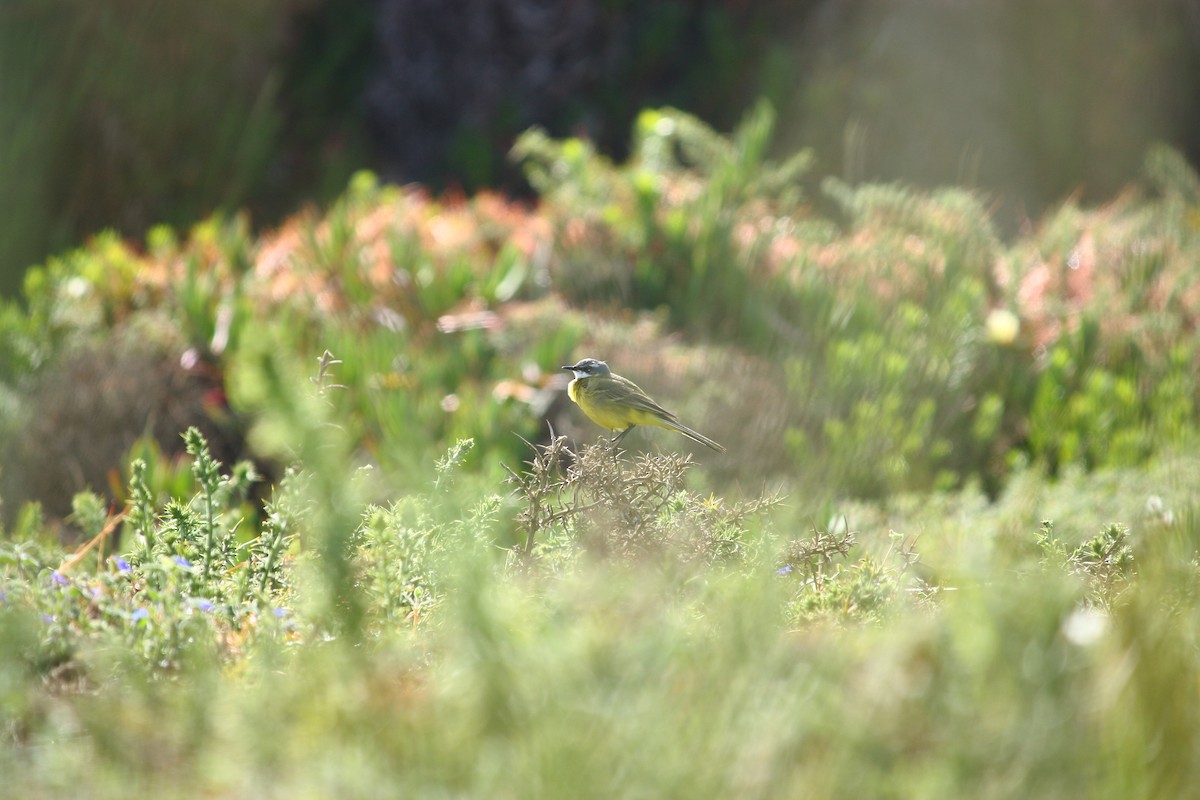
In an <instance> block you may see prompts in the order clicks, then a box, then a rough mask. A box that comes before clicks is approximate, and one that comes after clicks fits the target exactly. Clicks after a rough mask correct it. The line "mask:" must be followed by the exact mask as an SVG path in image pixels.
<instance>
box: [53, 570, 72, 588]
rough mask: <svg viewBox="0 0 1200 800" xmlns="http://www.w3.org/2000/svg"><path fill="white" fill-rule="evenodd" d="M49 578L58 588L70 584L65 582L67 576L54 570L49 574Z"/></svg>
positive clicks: (67, 581)
mask: <svg viewBox="0 0 1200 800" xmlns="http://www.w3.org/2000/svg"><path fill="white" fill-rule="evenodd" d="M50 577H51V578H53V579H54V582H55V583H57V584H58V585H59V586H66V585H67V584H68V583H70V581H69V580H67V576H66V575H63V574H62V573H61V572H59V571H58V570H54V572H52V573H50Z"/></svg>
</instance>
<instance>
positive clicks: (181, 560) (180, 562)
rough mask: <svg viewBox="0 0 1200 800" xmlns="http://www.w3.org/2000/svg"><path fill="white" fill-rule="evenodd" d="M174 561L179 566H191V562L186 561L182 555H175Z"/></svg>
mask: <svg viewBox="0 0 1200 800" xmlns="http://www.w3.org/2000/svg"><path fill="white" fill-rule="evenodd" d="M175 563H176V564H178V565H179V566H181V567H191V566H192V562H190V561H188V560H187V559H186V558H184V557H183V556H175Z"/></svg>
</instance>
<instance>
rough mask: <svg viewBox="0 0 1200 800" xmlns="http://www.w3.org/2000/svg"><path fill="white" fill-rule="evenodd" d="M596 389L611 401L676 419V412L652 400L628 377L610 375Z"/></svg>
mask: <svg viewBox="0 0 1200 800" xmlns="http://www.w3.org/2000/svg"><path fill="white" fill-rule="evenodd" d="M595 391H596V392H597V393H598V394H599V395H600V397H601V398H603V399H604V400H608V401H609V402H616V403H623V404H625V405H629V406H633V407H634V408H637V409H640V410H642V411H648V412H650V413H651V414H654V415H655V416H659V417H662V418H664V419H667V420H670V421H672V422H674V421H676V417H675V415H674V414H672V413H671V412H670V411H667V410H666V409H665V408H663V407H662V406H660V405H659V404H658V403H656V402H654V401H653V400H651V399H650V396H649V395H647V394H646V393H645V392H643V391H642V390H641V388H639V387H638V385H637V384H636V383H634V382H633V381H631V380H629V379H628V378H622V377H621V376H620V375H610V376H609V379H608V380H607V381H604V382H603V383H601V384H600V386H599V387H597V388H596V390H595Z"/></svg>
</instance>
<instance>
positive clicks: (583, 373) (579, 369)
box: [563, 358, 612, 378]
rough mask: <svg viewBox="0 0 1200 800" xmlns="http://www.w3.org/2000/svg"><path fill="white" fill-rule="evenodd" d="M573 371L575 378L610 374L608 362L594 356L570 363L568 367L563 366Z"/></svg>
mask: <svg viewBox="0 0 1200 800" xmlns="http://www.w3.org/2000/svg"><path fill="white" fill-rule="evenodd" d="M563 369H569V370H571V372H574V373H575V377H576V378H590V377H592V376H594V375H611V374H612V373H611V372H610V371H609V369H608V364H605V363H604V362H603V361H600V360H599V359H595V358H585V359H583V360H582V361H580V362H579V363H578V364H572V365H571V366H569V367H563Z"/></svg>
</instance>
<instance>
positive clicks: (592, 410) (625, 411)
mask: <svg viewBox="0 0 1200 800" xmlns="http://www.w3.org/2000/svg"><path fill="white" fill-rule="evenodd" d="M563 369H569V370H571V372H573V373H575V380H573V381H571V383H570V385H569V386H567V394H569V395H570V396H571V399H572V400H574V401H575V402H576V404H578V406H579V407H580V408H581V409H583V413H584V414H587V416H588V419H590V420H591V421H592V422H594V423H596V424H597V425H599V426H600V427H602V428H608V429H609V430H610V431H621V432H620V433H618V434H617V435H616V437H615V438H614V439H613V440H612V442H611V444H612V445H615V444H616V443H617V442H619V441H621V437H623V436H624V435H625V434H627V433H629V432H630V431H631V430H633V426H635V425H654V426H655V427H658V428H668V429H669V430H673V431H679V432H680V433H682V434H683V435H684V436H686V437H688V438H689V439H692V440H693V441H697V442H699V443H700V444H702V445H705V446H706V447H711V448H712V449H713V450H716V451H717V452H718V453H724V452H725V448H724V447H722V446H721V445H719V444H717V443H716V442H714V441H713V440H712V439H710V438H708V437H707V436H705V435H704V434H702V433H697V432H696V431H694V430H692V429H691V428H689V427H687V426H686V425H683V424H682V423H680V422H679V419H678V417H676V416H675V415H674V414H672V413H671V412H670V411H667V410H666V409H665V408H663V407H662V406H660V405H659V404H658V403H656V402H654V401H653V400H651V399H650V396H649V395H647V394H646V393H645V392H643V391H642V390H641V389H639V388H638V385H637V384H636V383H634V382H633V381H631V380H629V379H628V378H622V377H621V376H620V375H614V374H613V373H612V371H611V370H609V368H608V364H605V363H604V362H603V361H598V360H596V359H594V358H585V359H583V360H582V361H580V362H579V363H578V364H573V365H572V366H569V367H563Z"/></svg>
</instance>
